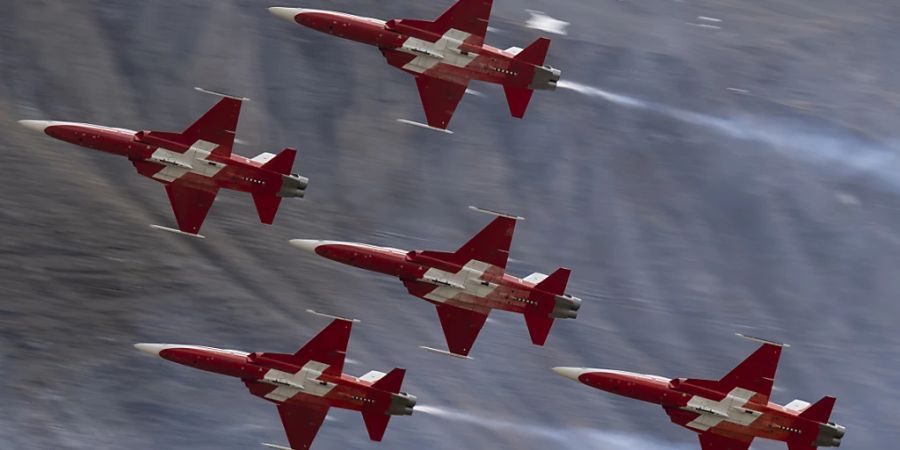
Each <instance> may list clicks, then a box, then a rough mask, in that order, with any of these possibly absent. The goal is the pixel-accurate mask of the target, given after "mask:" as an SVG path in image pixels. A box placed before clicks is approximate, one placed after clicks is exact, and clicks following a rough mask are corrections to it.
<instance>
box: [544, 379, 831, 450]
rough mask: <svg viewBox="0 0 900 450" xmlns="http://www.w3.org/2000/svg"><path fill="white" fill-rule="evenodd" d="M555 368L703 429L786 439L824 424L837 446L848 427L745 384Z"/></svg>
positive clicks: (731, 435) (729, 434)
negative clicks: (718, 386) (720, 385)
mask: <svg viewBox="0 0 900 450" xmlns="http://www.w3.org/2000/svg"><path fill="white" fill-rule="evenodd" d="M554 370H555V371H556V372H557V373H559V374H560V375H563V376H565V377H567V378H571V379H573V380H576V381H578V382H580V383H583V384H586V385H588V386H591V387H593V388H596V389H600V390H603V391H606V392H610V393H613V394H617V395H621V396H624V397H629V398H633V399H636V400H641V401H645V402H649V403H655V404H658V405H661V406H662V407H663V408H665V409H666V411H667V412H668V413H669V415H670V416H671V417H672V419H673V421H675V422H676V423H679V424H680V425H682V426H684V427H686V428H688V429H690V430H693V431H695V432H698V433H703V432H712V433H714V434H718V435H721V436H724V437H729V438H734V439H740V440H743V439H745V438H747V437H761V438H766V439H773V440H778V441H785V442H787V441H789V440H791V439H792V438H795V437H797V436H798V435H799V434H800V433H803V432H804V431H805V430H806V431H807V432H809V431H808V430H814V431H813V432H819V430H820V429H821V428H822V427H831V428H833V430H829V431H830V432H833V433H832V434H833V435H834V436H837V438H836V442H835V445H839V444H840V437H842V436H843V427H841V426H839V425H834V424H819V423H818V422H812V421H809V420H807V419H804V418H802V417H799V415H800V413H801V412H802V410H792V409H789V408H786V407H784V406H781V405H778V404H775V403H772V402H768V401H764V402H759V401H758V397H756V396H755V395H754V393H753V392H749V391H746V390H744V389H740V388H735V389H733V390H732V391H731V392H728V393H721V392H716V391H713V390H707V389H704V388H703V387H699V386H696V385H692V384H691V383H689V382H686V380H685V379H669V378H665V377H660V376H655V375H643V374H637V373H631V372H623V371H618V370H604V369H586V368H574V367H558V368H555V369H554ZM806 406H808V404H806ZM820 446H826V444H824V443H822V444H820Z"/></svg>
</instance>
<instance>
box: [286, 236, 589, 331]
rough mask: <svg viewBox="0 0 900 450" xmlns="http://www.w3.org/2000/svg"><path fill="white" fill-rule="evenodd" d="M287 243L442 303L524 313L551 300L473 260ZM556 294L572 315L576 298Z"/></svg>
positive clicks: (546, 308) (543, 308)
mask: <svg viewBox="0 0 900 450" xmlns="http://www.w3.org/2000/svg"><path fill="white" fill-rule="evenodd" d="M291 243H292V244H293V245H295V246H296V247H299V248H302V249H304V250H306V251H310V252H312V253H315V254H317V255H319V256H322V257H325V258H328V259H331V260H333V261H337V262H340V263H344V264H347V265H351V266H355V267H359V268H361V269H366V270H370V271H373V272H378V273H382V274H385V275H390V276H393V277H397V278H399V279H400V280H401V281H403V283H404V284H405V285H406V287H407V289H408V290H409V291H410V293H411V294H413V295H415V296H417V297H420V298H422V299H424V300H427V301H429V302H432V303H435V304H441V303H446V304H450V305H453V306H457V307H461V308H465V309H475V310H483V309H484V308H489V309H501V310H504V311H511V312H517V313H523V314H524V313H526V312H529V311H535V312H542V313H547V314H549V313H550V312H551V311H552V310H553V309H554V306H555V304H556V303H554V302H552V301H550V302H543V303H542V302H540V301H538V300H537V299H536V298H535V296H534V295H532V293H533V292H534V291H535V286H536V284H535V283H531V282H528V281H526V280H523V279H521V278H517V277H514V276H511V275H509V274H507V273H505V271H504V270H503V269H502V268H499V267H495V266H491V265H489V264H486V263H483V262H480V261H476V260H470V261H467V262H466V263H464V264H462V265H460V264H455V263H452V262H448V261H447V260H444V259H439V258H436V257H434V256H431V255H429V252H418V251H412V252H408V251H405V250H400V249H396V248H390V247H378V246H374V245H367V244H360V243H353V242H340V241H317V240H302V239H296V240H293V241H291ZM546 297H547V298H551V299H553V298H555V297H558V296H556V295H555V294H550V293H546ZM559 297H562V300H557V301H556V302H557V303H560V302H563V303H565V301H566V300H567V301H568V303H569V304H570V308H569V309H568V310H566V311H569V310H571V314H570V315H569V316H567V317H572V318H574V317H575V315H576V314H577V310H578V307H580V303H581V301H580V300H579V299H577V298H575V297H571V296H564V297H563V296H559ZM573 308H574V309H573ZM539 309H540V311H537V310H539ZM560 317H564V315H561V316H560Z"/></svg>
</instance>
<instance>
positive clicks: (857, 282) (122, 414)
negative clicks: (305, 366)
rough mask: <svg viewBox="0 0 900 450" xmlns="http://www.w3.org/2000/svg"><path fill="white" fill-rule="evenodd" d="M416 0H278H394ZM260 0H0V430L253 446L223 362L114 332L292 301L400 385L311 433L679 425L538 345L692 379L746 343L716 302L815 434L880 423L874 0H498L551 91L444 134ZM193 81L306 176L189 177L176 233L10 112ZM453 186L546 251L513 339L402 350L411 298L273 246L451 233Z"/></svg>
mask: <svg viewBox="0 0 900 450" xmlns="http://www.w3.org/2000/svg"><path fill="white" fill-rule="evenodd" d="M445 3H448V2H445V1H440V2H439V1H436V0H435V1H430V2H425V3H424V4H423V3H422V2H389V3H387V4H385V2H375V1H370V2H351V1H343V0H341V1H331V2H320V3H319V4H312V3H307V4H304V5H303V6H309V7H323V8H333V9H340V10H345V11H352V12H355V13H359V14H361V15H373V16H378V17H382V18H392V17H425V18H428V17H435V16H436V15H437V14H439V12H440V11H441V10H442V8H444V7H445ZM267 6H271V5H269V4H265V3H263V4H260V2H256V1H247V0H233V1H191V2H174V1H167V2H155V1H154V2H148V1H133V0H116V1H112V0H110V1H89V0H84V1H77V2H76V1H62V0H45V1H34V2H32V1H29V2H25V1H19V0H0V10H2V11H3V20H0V129H2V130H3V132H2V133H0V167H2V169H3V174H4V176H3V177H2V178H0V192H2V195H0V235H2V236H3V239H2V240H0V255H2V258H0V285H2V291H3V292H2V295H0V380H2V382H0V448H2V449H18V450H31V449H47V448H54V449H91V450H95V449H118V448H122V447H123V446H124V447H128V448H132V449H162V448H164V449H193V448H222V449H246V448H254V447H255V446H256V445H257V443H258V442H263V441H264V442H286V440H285V437H284V435H283V432H282V430H281V426H280V424H279V422H278V416H277V413H276V411H275V409H274V408H273V407H272V406H271V405H269V404H266V402H263V401H261V400H259V399H257V398H253V397H252V396H250V395H249V394H248V393H247V392H245V389H244V388H243V386H241V384H240V383H239V382H237V381H236V380H233V379H227V378H224V377H217V376H214V375H212V374H206V373H201V372H196V371H193V370H190V369H188V368H184V367H181V366H177V365H174V364H170V363H167V362H165V361H162V360H154V359H151V358H148V357H146V356H145V355H143V354H141V353H139V352H137V351H135V350H134V349H133V348H132V347H131V344H132V343H134V342H148V341H149V342H177V343H193V344H204V345H213V346H219V347H227V348H239V349H246V350H267V351H292V350H294V349H295V348H297V347H298V346H299V345H300V344H302V343H303V342H305V341H306V340H307V339H309V338H310V337H312V336H313V335H314V334H315V333H316V332H317V331H318V330H319V329H320V328H322V327H324V326H325V324H326V322H325V321H323V320H322V319H321V318H318V317H315V316H311V315H308V314H305V313H304V310H306V309H307V308H313V309H316V310H319V311H326V312H329V313H333V314H338V315H344V316H352V317H357V318H360V319H362V323H361V324H359V326H357V327H356V329H355V332H354V335H353V338H352V340H351V344H350V345H351V348H350V354H349V357H350V358H351V359H352V360H353V362H352V363H351V364H349V365H348V366H347V370H348V371H350V372H351V373H354V374H356V375H361V374H363V373H365V372H366V371H368V370H370V369H377V370H383V371H386V370H387V369H390V368H391V367H394V366H402V367H406V368H407V369H408V370H409V375H408V377H407V382H406V384H405V386H404V387H405V389H406V390H407V391H409V392H410V393H413V394H415V395H417V396H418V397H419V404H420V405H422V407H420V408H419V409H418V411H417V413H416V414H415V415H413V416H412V417H409V418H407V417H402V418H398V419H395V420H393V421H392V424H391V427H390V429H389V430H388V433H387V435H386V437H385V441H384V442H383V443H381V444H374V443H369V442H368V440H367V437H366V433H365V430H364V428H363V424H362V421H361V420H360V418H359V417H357V416H356V415H355V414H352V413H349V412H346V411H334V412H333V414H332V416H331V417H332V419H333V420H329V421H328V422H327V423H326V424H325V426H324V427H323V429H322V431H321V433H320V434H319V437H318V439H317V441H316V448H320V449H324V448H380V449H385V450H387V449H416V448H429V447H430V448H436V449H438V448H486V447H491V448H497V449H544V448H548V447H549V448H572V449H575V448H578V449H583V448H606V449H626V448H627V449H631V448H645V449H657V448H659V449H662V448H667V449H668V448H685V449H695V448H698V447H697V442H696V438H695V437H694V436H693V435H692V434H691V433H689V432H687V431H686V430H682V429H678V428H677V427H676V426H675V425H672V424H671V423H669V422H668V418H667V417H666V416H665V414H664V413H663V412H662V410H660V409H658V408H656V407H653V406H650V405H645V404H639V403H636V402H632V401H628V400H624V399H618V398H614V397H612V396H611V395H606V394H604V393H601V392H599V391H592V390H589V389H588V388H587V387H585V386H580V385H577V384H575V383H573V382H571V381H569V380H565V379H563V378H562V377H559V376H557V375H555V374H554V373H553V372H551V371H550V367H552V366H558V365H567V366H582V365H584V366H593V367H607V368H618V369H623V370H631V371H638V372H647V373H657V374H660V375H666V376H672V377H675V376H692V377H705V378H712V377H718V376H721V375H722V374H724V373H725V372H727V371H728V370H729V369H730V368H732V367H733V366H734V365H735V364H737V363H738V362H739V361H740V360H741V359H743V358H744V357H745V356H746V355H748V354H750V352H752V351H753V349H754V348H755V347H754V346H753V345H752V344H750V343H746V342H743V341H741V340H738V339H736V338H733V337H732V336H733V332H735V331H741V332H745V333H747V334H752V335H760V336H764V337H767V338H771V339H775V340H782V341H786V342H789V343H791V344H793V346H792V347H791V348H790V349H788V350H787V351H786V352H785V354H784V356H783V358H782V364H781V367H780V370H779V377H778V379H777V380H776V392H775V393H774V395H773V400H775V401H778V402H780V403H786V402H789V401H790V400H791V399H793V398H801V399H806V400H809V401H815V400H817V399H818V398H820V397H821V396H823V395H826V394H830V395H835V396H836V397H837V398H838V403H837V408H836V410H835V414H834V416H833V419H834V420H835V421H837V422H839V423H841V424H843V425H846V426H847V428H848V433H847V437H846V438H845V444H844V445H845V446H846V447H847V448H851V449H878V448H890V447H891V446H892V445H894V443H896V442H898V440H900V429H898V427H897V426H896V417H898V416H900V407H898V406H897V405H898V401H897V400H898V398H897V389H896V381H897V379H898V378H897V373H898V369H900V365H898V360H900V351H898V349H900V331H898V327H897V321H898V317H900V306H898V304H900V303H898V301H897V297H898V293H900V277H897V276H896V273H895V272H896V268H897V267H900V232H898V226H900V195H898V194H900V175H898V174H900V162H898V159H897V152H898V148H897V147H898V146H897V137H898V136H900V134H898V132H897V122H898V119H897V116H898V114H897V112H898V111H900V96H898V94H897V93H898V92H900V83H898V81H897V80H898V77H897V76H896V74H897V73H898V72H900V70H898V69H900V67H898V65H900V64H898V58H897V56H896V55H897V54H898V50H900V48H898V45H900V44H898V42H900V40H898V39H897V23H896V17H897V10H896V5H895V2H892V1H884V0H880V1H878V0H863V1H856V2H843V1H838V0H802V1H801V0H798V1H793V2H783V1H775V0H758V1H754V2H745V1H738V0H725V1H716V2H712V1H698V2H679V1H672V2H668V1H662V0H657V1H635V0H630V1H596V0H583V1H565V2H553V3H552V4H551V3H550V2H546V1H536V2H529V3H528V4H525V3H522V2H513V1H499V2H497V4H496V5H495V8H494V20H493V22H492V26H493V27H495V28H496V30H495V31H493V32H491V33H490V34H489V36H488V39H487V41H488V42H489V43H490V44H492V45H495V46H497V47H501V48H505V47H508V46H512V45H519V46H524V45H525V44H527V43H528V42H530V41H531V40H533V39H535V38H537V37H538V35H539V34H538V32H537V31H534V30H529V29H526V28H524V27H522V26H521V24H522V23H523V22H524V21H525V20H526V19H527V18H528V17H529V15H528V14H527V13H526V12H525V11H524V9H525V8H530V9H536V10H542V11H546V12H548V13H549V14H551V15H553V16H554V17H557V18H560V19H563V20H566V21H569V22H572V25H571V26H570V27H569V34H568V35H567V36H564V37H563V36H557V37H554V40H553V44H552V46H551V51H550V57H549V58H548V62H549V63H550V64H552V65H554V66H555V67H559V68H561V69H563V80H564V81H566V82H568V83H569V84H568V87H569V89H563V88H561V89H560V90H559V91H557V92H551V93H548V92H539V93H537V94H536V95H535V97H534V99H533V101H532V104H531V107H530V109H529V111H528V114H527V116H526V118H525V120H523V121H519V120H516V119H513V118H510V117H509V116H508V112H507V107H506V105H505V100H504V98H503V96H502V91H501V90H500V89H499V87H497V86H487V85H480V84H474V85H473V86H472V87H473V88H474V89H476V90H478V91H481V92H483V93H484V94H485V96H484V97H480V96H471V95H470V96H466V98H465V99H464V101H463V102H462V103H461V105H460V107H459V109H458V111H457V114H456V117H455V118H454V120H453V122H452V123H451V129H454V130H456V131H457V133H456V134H454V135H452V136H445V135H441V134H438V133H432V132H429V131H427V130H420V129H417V128H413V127H408V126H404V125H401V124H398V123H396V122H395V121H394V119H395V118H411V119H416V120H421V118H422V112H421V110H420V104H419V100H418V98H417V94H416V90H415V86H414V83H413V80H412V79H411V77H409V76H408V75H406V74H403V73H402V72H400V71H398V70H395V69H393V68H390V67H388V66H387V65H386V64H384V62H383V60H382V57H381V55H380V54H379V53H378V52H377V51H376V50H375V49H372V48H367V47H365V46H362V45H359V44H354V43H352V42H347V41H339V40H336V39H330V38H329V37H327V36H324V35H318V34H316V33H314V32H312V31H311V30H304V29H301V28H299V27H292V26H291V25H290V24H288V23H286V22H284V21H282V20H278V19H277V18H275V17H273V16H271V15H270V14H269V13H268V12H267V11H266V7H267ZM286 6H293V5H286ZM701 16H702V17H701ZM709 18H715V19H720V20H721V21H719V22H716V21H713V20H709ZM716 27H717V28H716ZM197 85H199V86H204V87H208V88H213V89H219V90H225V91H228V92H232V93H235V94H240V95H244V96H247V97H250V98H252V101H251V102H250V103H248V104H246V105H245V108H244V111H243V116H242V120H241V124H240V128H239V131H238V136H239V138H240V139H241V140H243V141H245V142H246V143H247V144H246V145H243V146H241V147H240V148H238V149H237V152H238V153H240V154H243V155H247V156H252V155H254V154H256V153H259V152H263V151H277V150H278V149H280V148H283V147H288V146H291V147H297V148H298V149H300V151H301V154H300V158H299V161H298V164H297V168H298V169H299V170H300V171H302V172H303V173H304V174H308V175H309V176H310V178H311V180H312V184H311V186H310V189H309V191H308V196H307V198H306V199H305V200H302V201H286V202H285V203H284V204H283V206H282V209H281V211H280V212H279V215H278V217H277V219H276V223H275V225H273V226H265V225H262V224H260V223H258V221H257V219H256V215H255V211H254V209H253V206H252V204H251V200H250V198H249V197H247V196H244V195H240V194H236V193H232V192H223V193H222V194H221V195H220V196H219V199H218V200H217V201H216V204H215V206H214V207H213V210H212V212H211V214H210V217H209V219H208V220H207V222H206V224H205V226H204V230H203V231H204V234H205V235H206V236H207V239H206V240H204V241H198V240H190V239H185V238H182V237H180V236H175V235H169V234H166V233H160V232H158V231H154V230H151V229H149V228H148V227H147V225H148V224H151V223H159V224H165V225H171V224H172V223H174V219H173V218H172V216H171V211H170V208H169V206H168V204H167V201H166V197H165V194H164V193H163V189H162V188H161V187H160V186H158V185H156V184H155V183H153V182H151V181H150V180H148V179H145V178H142V177H140V176H138V175H137V174H135V173H134V170H133V168H132V167H131V165H130V164H129V163H128V162H127V161H125V160H119V159H115V158H114V157H111V156H109V155H103V154H95V153H91V152H90V151H88V150H85V149H80V148H77V147H74V146H71V145H67V144H65V143H61V142H55V141H53V140H51V139H50V138H48V137H41V136H38V135H35V134H33V133H32V132H30V131H29V130H26V129H24V128H22V127H19V126H18V125H17V124H16V122H15V121H16V120H18V119H56V120H77V121H85V122H93V123H100V124H108V125H112V126H122V127H129V128H137V129H161V130H179V129H181V128H183V127H184V126H186V125H187V124H188V123H189V122H190V121H191V120H193V119H194V118H196V117H197V116H199V115H200V114H201V113H202V112H203V111H205V110H206V108H208V107H209V106H210V105H211V104H212V103H213V102H214V99H212V98H209V97H206V96H203V95H200V94H196V93H195V92H193V91H192V90H191V89H190V88H191V87H192V86H197ZM469 204H476V205H480V206H484V207H490V208H495V209H501V210H505V211H510V212H514V213H516V214H521V215H523V216H525V217H527V218H528V220H526V221H525V222H522V223H521V224H520V226H519V229H518V231H517V235H516V238H515V240H514V242H513V249H512V258H513V260H514V261H513V263H512V264H511V267H510V270H511V271H512V272H513V273H514V274H516V275H520V276H524V275H527V274H528V273H531V272H532V271H544V272H547V271H550V270H553V269H554V268H555V267H557V266H560V265H562V266H567V267H571V268H572V269H573V276H572V280H571V283H570V287H571V290H572V293H573V294H575V295H577V296H579V297H581V298H583V299H585V304H584V306H583V308H582V310H581V315H580V317H579V319H578V320H577V321H560V322H558V323H557V325H556V326H555V327H554V330H553V332H552V333H551V337H550V339H549V341H548V344H547V346H546V347H544V348H538V347H532V346H531V345H530V343H529V340H528V334H527V331H526V329H525V325H524V321H522V320H521V317H518V316H514V315H508V314H504V313H497V314H495V315H493V317H492V320H491V322H490V323H488V324H487V325H486V326H485V329H484V331H483V332H482V335H481V337H480V339H479V341H478V342H477V344H476V346H475V349H474V351H473V356H474V357H475V359H474V360H473V361H458V360H455V359H451V358H443V357H440V356H439V355H434V354H431V353H427V352H423V351H420V350H418V349H417V346H418V345H432V346H441V345H442V343H443V337H442V334H441V332H440V328H439V324H438V320H437V317H436V314H435V313H434V311H433V308H432V307H430V306H429V305H428V304H426V303H424V302H422V301H420V300H417V299H415V298H412V297H409V296H408V295H407V294H406V292H405V291H404V289H403V287H402V285H401V284H400V283H398V282H396V281H395V280H389V279H384V278H380V277H378V276H376V275H371V274H367V273H363V272H359V271H355V270H352V269H350V268H344V267H339V266H337V265H333V264H329V263H327V262H325V261H318V260H315V259H313V258H311V257H310V256H309V255H305V254H302V253H300V252H298V251H297V250H296V249H294V248H292V247H290V246H289V245H287V240H288V239H290V238H333V239H347V240H358V241H365V242H372V243H376V244H385V245H392V246H396V247H407V248H419V249H422V248H429V249H452V248H454V247H455V246H457V245H459V244H461V243H462V242H464V240H465V239H466V238H467V237H469V236H470V235H471V234H473V233H474V232H476V231H477V230H478V229H480V227H481V226H482V225H483V224H485V223H487V221H488V218H486V217H484V216H480V215H478V214H474V213H471V212H470V211H468V210H467V209H465V206H466V205H469ZM398 324H402V326H398ZM754 448H757V449H774V448H778V449H781V448H783V444H779V443H770V442H762V441H758V442H757V444H755V445H754Z"/></svg>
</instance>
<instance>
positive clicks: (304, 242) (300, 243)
mask: <svg viewBox="0 0 900 450" xmlns="http://www.w3.org/2000/svg"><path fill="white" fill-rule="evenodd" d="M290 242H291V245H293V246H294V247H297V248H299V249H300V250H303V251H307V252H309V253H312V254H315V253H316V248H317V247H318V246H320V245H322V241H319V240H316V239H291V241H290Z"/></svg>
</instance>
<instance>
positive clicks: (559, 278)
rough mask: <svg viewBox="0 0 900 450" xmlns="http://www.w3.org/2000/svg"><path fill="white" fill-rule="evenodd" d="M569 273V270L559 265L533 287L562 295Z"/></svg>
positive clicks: (567, 282) (564, 291)
mask: <svg viewBox="0 0 900 450" xmlns="http://www.w3.org/2000/svg"><path fill="white" fill-rule="evenodd" d="M571 273H572V271H571V270H569V269H566V268H565V267H560V268H559V269H556V272H553V273H552V274H550V276H548V277H547V278H544V279H543V280H542V281H541V282H540V283H538V284H537V285H536V286H535V287H534V288H535V289H538V290H541V291H544V292H547V293H550V294H554V295H563V294H565V293H566V286H567V285H568V284H569V275H570V274H571Z"/></svg>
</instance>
